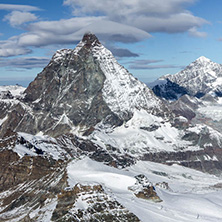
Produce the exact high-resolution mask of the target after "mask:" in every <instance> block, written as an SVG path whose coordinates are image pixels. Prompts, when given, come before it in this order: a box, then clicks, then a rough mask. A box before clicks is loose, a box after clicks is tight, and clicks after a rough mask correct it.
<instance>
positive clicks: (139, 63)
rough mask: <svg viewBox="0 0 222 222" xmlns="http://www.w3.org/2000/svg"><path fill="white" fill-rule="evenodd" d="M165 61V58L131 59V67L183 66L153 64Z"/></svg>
mask: <svg viewBox="0 0 222 222" xmlns="http://www.w3.org/2000/svg"><path fill="white" fill-rule="evenodd" d="M160 62H164V60H162V59H160V60H135V61H131V62H130V65H129V68H130V69H148V70H149V69H172V68H181V66H176V65H168V64H167V65H165V64H164V65H162V64H160V65H159V64H158V65H152V64H156V63H160Z"/></svg>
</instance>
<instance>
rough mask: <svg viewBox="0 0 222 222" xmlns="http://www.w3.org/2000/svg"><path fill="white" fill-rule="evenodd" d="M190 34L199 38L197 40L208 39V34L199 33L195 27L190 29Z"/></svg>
mask: <svg viewBox="0 0 222 222" xmlns="http://www.w3.org/2000/svg"><path fill="white" fill-rule="evenodd" d="M189 34H190V35H191V36H193V37H197V38H205V37H207V33H206V32H199V31H198V30H197V28H196V27H193V28H191V29H189Z"/></svg>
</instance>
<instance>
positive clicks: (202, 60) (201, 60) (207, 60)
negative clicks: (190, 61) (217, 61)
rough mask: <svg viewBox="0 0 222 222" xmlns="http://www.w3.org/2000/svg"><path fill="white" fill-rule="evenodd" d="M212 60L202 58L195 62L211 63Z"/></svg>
mask: <svg viewBox="0 0 222 222" xmlns="http://www.w3.org/2000/svg"><path fill="white" fill-rule="evenodd" d="M210 61H211V60H210V59H208V58H206V57H205V56H200V57H199V58H198V59H196V60H195V62H201V63H203V62H210Z"/></svg>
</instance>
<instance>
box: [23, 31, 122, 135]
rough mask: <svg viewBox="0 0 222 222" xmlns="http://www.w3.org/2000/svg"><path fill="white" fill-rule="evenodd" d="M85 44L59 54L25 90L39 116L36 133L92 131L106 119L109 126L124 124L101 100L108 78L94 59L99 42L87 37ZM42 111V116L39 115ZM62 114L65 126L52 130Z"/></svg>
mask: <svg viewBox="0 0 222 222" xmlns="http://www.w3.org/2000/svg"><path fill="white" fill-rule="evenodd" d="M82 42H83V43H84V46H83V47H82V48H81V49H80V50H79V51H77V49H76V50H61V51H58V52H57V53H56V54H55V55H54V56H53V58H52V60H51V61H50V63H49V65H48V66H47V67H46V68H45V69H44V70H43V71H42V72H41V73H40V74H39V75H38V76H37V77H36V79H35V80H34V81H33V82H32V83H30V85H29V87H28V88H27V89H26V91H25V94H26V96H25V99H24V100H25V102H27V103H28V104H30V106H31V107H32V109H33V111H34V112H36V115H39V116H38V118H39V120H38V122H37V127H36V128H37V129H36V131H37V130H38V131H45V129H48V130H46V133H47V134H49V135H50V134H51V135H55V136H56V135H58V134H60V131H63V133H64V132H65V133H66V132H68V131H70V129H71V127H72V126H77V125H80V126H86V127H89V128H90V127H91V126H94V125H96V124H97V123H98V122H100V121H101V120H103V119H105V118H106V117H107V116H108V117H109V118H108V119H107V122H109V121H110V122H112V123H114V125H119V124H121V120H119V119H118V117H117V116H116V115H115V114H114V113H112V112H111V110H110V109H109V107H108V106H107V105H106V103H105V101H104V100H103V98H102V88H103V83H104V81H105V76H104V74H103V72H102V70H101V68H100V66H99V64H98V62H97V61H96V59H95V58H94V57H93V55H92V48H93V47H95V45H97V44H100V43H99V40H98V39H97V38H96V36H94V35H92V34H86V35H85V36H84V37H83V39H82ZM36 100H38V102H35V101H36ZM40 110H41V112H42V113H43V114H39V111H40ZM63 114H65V116H64V119H61V122H62V121H63V122H64V124H63V126H55V127H52V126H53V125H55V124H56V122H58V120H59V118H61V116H62V115H63ZM66 120H67V121H66ZM24 124H26V123H24Z"/></svg>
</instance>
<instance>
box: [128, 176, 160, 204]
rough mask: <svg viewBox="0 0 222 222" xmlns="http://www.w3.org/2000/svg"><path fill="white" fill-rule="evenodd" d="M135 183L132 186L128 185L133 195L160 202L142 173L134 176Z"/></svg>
mask: <svg viewBox="0 0 222 222" xmlns="http://www.w3.org/2000/svg"><path fill="white" fill-rule="evenodd" d="M135 178H136V183H135V185H133V186H130V187H128V189H129V190H131V191H133V192H134V194H135V196H136V197H138V198H142V199H145V200H152V201H154V202H161V201H162V200H161V199H160V197H159V196H158V195H157V193H156V191H155V188H154V186H153V185H152V183H151V182H149V181H148V179H147V177H146V176H145V175H143V174H140V175H137V176H135Z"/></svg>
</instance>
